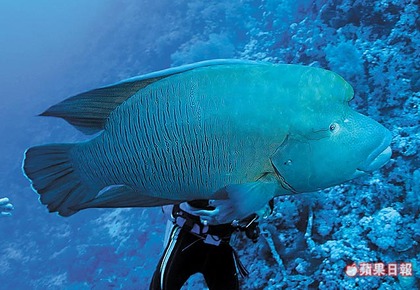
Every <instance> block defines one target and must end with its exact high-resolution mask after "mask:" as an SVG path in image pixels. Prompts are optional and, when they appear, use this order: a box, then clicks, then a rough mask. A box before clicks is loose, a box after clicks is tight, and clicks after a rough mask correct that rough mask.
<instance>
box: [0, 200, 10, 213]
mask: <svg viewBox="0 0 420 290" xmlns="http://www.w3.org/2000/svg"><path fill="white" fill-rule="evenodd" d="M12 210H13V205H12V204H11V203H10V201H9V199H8V198H7V197H3V198H0V216H1V217H3V216H11V215H12V213H11V211H12Z"/></svg>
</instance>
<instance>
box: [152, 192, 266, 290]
mask: <svg viewBox="0 0 420 290" xmlns="http://www.w3.org/2000/svg"><path fill="white" fill-rule="evenodd" d="M218 202H219V203H220V201H218ZM212 203H213V201H212V200H210V201H209V200H195V201H190V202H184V203H181V204H178V205H173V206H172V205H170V206H166V207H163V211H164V213H166V214H170V218H169V220H168V226H167V229H166V235H165V242H164V252H163V254H162V257H161V259H160V261H159V263H158V265H157V267H156V270H155V272H154V275H153V277H152V281H151V284H150V288H149V289H150V290H175V289H176V290H178V289H181V287H182V285H184V283H185V282H186V281H187V280H188V278H189V277H191V276H192V275H194V274H196V273H201V274H203V276H204V279H205V282H206V284H207V286H208V287H209V289H210V290H213V289H215V290H227V289H228V290H230V289H232V290H233V289H239V280H238V275H237V272H239V273H240V274H241V275H242V276H243V277H245V276H247V275H248V272H247V270H246V269H245V267H244V266H243V265H242V263H241V262H240V260H239V257H238V254H237V253H236V251H235V250H234V249H233V248H232V246H231V245H230V240H231V237H232V234H233V233H234V232H237V231H242V232H245V234H246V236H247V237H248V238H250V239H251V240H252V241H253V242H254V243H255V242H257V239H258V236H259V227H258V223H259V221H260V219H261V218H267V217H268V215H270V214H271V213H272V211H273V205H274V202H273V200H270V202H269V204H268V205H266V206H265V207H264V208H263V209H261V210H260V211H259V212H258V213H254V214H252V215H250V216H248V217H246V218H245V219H243V220H240V221H237V220H234V221H231V222H230V223H219V222H218V214H217V212H216V208H215V207H214V206H212Z"/></svg>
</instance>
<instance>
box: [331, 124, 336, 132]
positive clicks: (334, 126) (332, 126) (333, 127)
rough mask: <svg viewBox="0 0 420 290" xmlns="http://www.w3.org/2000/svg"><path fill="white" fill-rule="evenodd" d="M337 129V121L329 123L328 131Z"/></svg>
mask: <svg viewBox="0 0 420 290" xmlns="http://www.w3.org/2000/svg"><path fill="white" fill-rule="evenodd" d="M337 129H338V124H337V123H332V124H331V125H330V131H331V132H334V131H335V130H337Z"/></svg>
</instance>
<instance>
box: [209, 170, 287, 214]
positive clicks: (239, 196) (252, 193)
mask: <svg viewBox="0 0 420 290" xmlns="http://www.w3.org/2000/svg"><path fill="white" fill-rule="evenodd" d="M278 190H279V184H278V182H277V181H276V180H275V179H274V178H268V177H267V178H266V177H262V178H260V179H259V180H257V181H255V182H251V183H243V184H231V185H228V186H226V187H224V188H222V189H221V190H219V192H218V193H217V194H220V195H222V194H225V195H226V196H227V197H228V199H227V200H218V201H215V202H214V203H212V206H215V207H216V209H217V208H218V207H220V209H219V210H217V211H216V212H217V214H218V215H226V216H225V217H223V219H224V220H225V221H228V220H229V218H232V219H231V220H230V221H232V220H234V219H236V220H240V219H243V218H245V217H247V216H249V215H251V214H253V213H256V212H258V211H260V210H261V209H262V208H264V207H265V206H266V205H267V204H268V202H269V201H270V200H271V199H272V198H274V197H275V196H276V195H277V193H278Z"/></svg>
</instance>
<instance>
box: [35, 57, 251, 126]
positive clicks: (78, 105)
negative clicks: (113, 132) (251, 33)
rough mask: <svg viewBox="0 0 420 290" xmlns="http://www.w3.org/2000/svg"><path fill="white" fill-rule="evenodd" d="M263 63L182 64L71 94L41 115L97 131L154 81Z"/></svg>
mask: <svg viewBox="0 0 420 290" xmlns="http://www.w3.org/2000/svg"><path fill="white" fill-rule="evenodd" d="M258 63H259V62H254V61H246V60H235V59H220V60H209V61H203V62H197V63H193V64H189V65H184V66H180V67H175V68H170V69H166V70H162V71H157V72H153V73H150V74H146V75H142V76H137V77H133V78H129V79H126V80H123V81H121V82H119V83H116V84H113V85H109V86H106V87H103V88H99V89H94V90H91V91H88V92H85V93H81V94H78V95H76V96H73V97H70V98H68V99H66V100H64V101H62V102H60V103H58V104H56V105H54V106H51V107H50V108H49V109H48V110H46V111H45V112H43V113H42V114H40V116H53V117H59V118H63V119H64V120H66V121H67V122H69V123H70V124H71V125H73V126H75V127H76V128H77V129H78V130H80V131H82V132H83V133H85V134H94V133H97V132H99V131H101V130H103V129H104V127H105V123H106V120H107V118H108V116H109V115H110V114H111V112H112V111H113V110H114V109H115V108H116V107H118V106H119V105H120V104H122V103H123V102H124V101H125V100H127V99H128V98H130V97H131V96H133V95H134V94H135V93H136V92H138V91H139V90H141V89H142V88H145V87H146V86H148V85H149V84H151V83H154V82H156V81H159V80H161V79H163V78H166V77H169V76H171V75H175V74H179V73H182V72H186V71H189V70H193V69H196V68H202V67H208V66H215V65H229V64H258Z"/></svg>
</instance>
